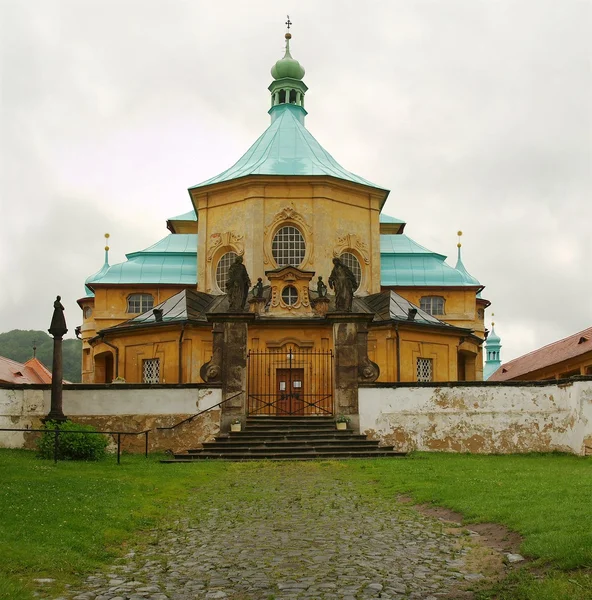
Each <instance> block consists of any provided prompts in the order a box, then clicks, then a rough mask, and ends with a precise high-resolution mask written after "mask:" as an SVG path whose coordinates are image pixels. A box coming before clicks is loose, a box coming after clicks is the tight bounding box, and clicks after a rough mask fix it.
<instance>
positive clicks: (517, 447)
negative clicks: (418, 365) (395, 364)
mask: <svg viewBox="0 0 592 600" xmlns="http://www.w3.org/2000/svg"><path fill="white" fill-rule="evenodd" d="M359 407H360V431H361V432H362V433H367V434H368V435H370V436H372V437H374V438H376V439H379V440H381V442H382V443H384V444H385V445H393V446H394V447H395V448H396V449H398V450H403V451H408V450H426V451H430V450H444V451H456V452H482V453H511V452H533V451H536V452H549V451H562V452H572V453H575V454H583V453H584V452H585V445H586V443H585V440H586V439H587V438H589V440H590V442H589V443H591V442H592V382H590V381H583V382H574V383H573V384H571V383H570V384H567V385H557V384H550V385H545V386H533V385H524V386H475V387H473V386H465V387H463V386H453V387H409V388H406V387H395V388H379V387H375V388H372V387H369V388H360V394H359Z"/></svg>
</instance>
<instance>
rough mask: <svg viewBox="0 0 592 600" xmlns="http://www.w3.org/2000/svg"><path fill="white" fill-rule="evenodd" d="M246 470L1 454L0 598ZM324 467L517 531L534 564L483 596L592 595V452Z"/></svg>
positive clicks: (62, 575) (111, 551)
mask: <svg viewBox="0 0 592 600" xmlns="http://www.w3.org/2000/svg"><path fill="white" fill-rule="evenodd" d="M252 466H253V465H249V464H247V463H244V464H236V463H234V464H232V463H219V462H201V463H197V464H192V465H163V464H160V463H159V462H158V457H151V458H149V459H148V460H146V459H144V457H141V456H128V455H125V456H124V457H123V459H122V464H121V465H120V466H118V465H117V464H116V462H115V458H114V457H111V458H109V459H108V460H106V461H102V462H99V463H80V462H77V463H74V462H60V463H58V464H57V465H54V464H53V463H52V462H49V461H42V460H39V459H37V458H36V457H35V455H34V453H32V452H28V451H15V450H0V481H1V485H0V540H1V543H0V598H2V599H10V600H31V599H32V598H33V595H32V592H33V591H34V589H35V585H34V583H33V579H36V578H46V577H48V578H52V579H56V582H57V584H56V588H55V589H59V587H60V585H63V584H64V583H67V582H71V581H75V580H76V579H77V578H79V577H81V576H82V575H84V574H85V573H88V572H91V571H93V570H95V569H100V568H102V567H103V566H105V565H108V564H110V563H111V562H112V561H113V559H114V558H115V557H116V556H117V555H120V554H122V553H125V552H126V548H127V547H128V546H129V545H130V544H136V543H142V541H143V539H144V536H143V533H142V532H143V531H146V530H147V529H149V528H151V527H153V526H155V525H157V524H158V523H159V522H160V521H161V520H164V519H166V518H170V517H171V516H175V513H176V511H178V510H180V508H182V504H183V500H184V499H186V498H187V497H188V496H189V495H191V496H193V497H194V498H196V499H197V500H199V497H200V495H204V497H205V496H207V494H208V491H209V490H210V489H211V487H212V486H214V485H217V486H219V485H227V486H229V487H230V486H231V485H232V481H233V478H234V479H235V478H237V477H244V476H248V472H249V468H252ZM264 468H267V467H264ZM268 468H270V469H272V468H273V469H275V470H277V469H278V468H279V469H281V465H278V464H277V463H276V464H273V465H271V464H270V465H269V466H268ZM322 468H323V469H325V470H326V471H327V474H328V476H329V474H330V476H333V477H339V478H348V479H350V480H351V481H353V482H354V483H355V485H356V486H358V487H359V489H360V491H361V492H362V493H364V494H383V495H386V497H390V498H393V499H394V498H395V496H396V495H397V494H399V493H406V494H409V495H411V496H412V497H413V498H414V499H416V500H417V501H418V502H433V503H435V504H439V505H442V506H446V507H449V508H452V509H454V510H456V511H459V512H461V513H462V514H463V515H464V516H465V518H466V519H467V521H468V522H478V521H494V522H498V523H503V524H505V525H507V526H508V527H510V528H512V529H514V530H515V531H518V532H519V533H521V534H522V535H523V536H524V544H523V547H522V549H521V551H522V553H523V554H525V555H528V556H529V558H532V559H535V563H534V565H535V568H534V569H533V568H532V567H529V568H523V569H520V570H519V571H518V572H517V573H515V574H513V575H512V577H511V578H510V579H509V580H507V581H505V582H502V583H501V584H500V585H499V586H498V587H497V588H496V589H495V590H489V591H484V592H482V594H481V596H480V597H481V598H499V599H504V600H510V599H512V600H586V599H590V598H592V578H591V575H590V574H591V572H592V460H590V459H584V458H578V457H573V456H563V455H526V456H470V455H453V454H415V455H413V456H412V457H411V458H410V459H402V460H384V459H382V460H374V461H369V460H368V461H357V460H356V461H348V462H342V463H339V468H337V466H336V463H332V462H325V463H322ZM244 501H249V499H248V498H245V499H244Z"/></svg>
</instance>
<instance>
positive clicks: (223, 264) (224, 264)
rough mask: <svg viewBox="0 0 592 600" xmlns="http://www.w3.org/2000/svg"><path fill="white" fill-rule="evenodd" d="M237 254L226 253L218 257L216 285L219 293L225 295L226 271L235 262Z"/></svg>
mask: <svg viewBox="0 0 592 600" xmlns="http://www.w3.org/2000/svg"><path fill="white" fill-rule="evenodd" d="M237 256H238V254H237V253H236V252H227V253H226V254H223V255H222V256H221V257H220V260H219V261H218V264H217V265H216V285H217V286H218V288H219V289H220V291H221V292H223V293H226V282H227V281H228V269H230V265H231V264H232V263H233V262H234V261H235V259H236V257H237Z"/></svg>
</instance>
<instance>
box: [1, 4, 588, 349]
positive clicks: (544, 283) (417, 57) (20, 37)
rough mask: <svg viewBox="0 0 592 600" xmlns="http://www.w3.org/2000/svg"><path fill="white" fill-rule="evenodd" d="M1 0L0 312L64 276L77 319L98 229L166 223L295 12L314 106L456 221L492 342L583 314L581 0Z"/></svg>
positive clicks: (240, 120)
mask: <svg viewBox="0 0 592 600" xmlns="http://www.w3.org/2000/svg"><path fill="white" fill-rule="evenodd" d="M0 7H1V8H0V28H1V29H0V47H1V50H2V56H1V72H0V76H1V80H0V81H1V87H2V89H1V92H2V95H1V107H0V108H1V112H0V114H1V118H0V126H1V128H0V148H1V156H0V158H1V161H0V164H1V167H2V169H1V171H0V202H1V207H0V208H1V224H2V227H1V235H0V258H1V260H0V282H1V283H2V290H1V293H0V332H3V331H8V330H10V329H14V328H20V329H47V327H48V326H49V322H50V320H51V312H52V302H53V300H54V299H55V296H56V294H61V295H62V297H63V302H64V305H65V307H66V318H67V321H68V325H69V328H70V334H73V332H74V327H75V326H76V325H78V324H80V322H81V312H80V309H79V308H78V306H77V304H76V302H75V301H76V299H78V298H80V297H81V296H82V295H83V283H84V280H85V278H86V277H87V276H88V275H90V274H92V273H94V272H96V271H97V270H98V269H99V268H100V267H101V265H102V263H103V249H102V248H103V245H104V240H103V234H104V233H105V232H109V233H110V234H111V240H110V243H111V260H110V262H111V263H112V264H113V263H116V262H120V261H122V260H124V258H125V257H124V255H125V253H126V252H132V251H135V250H140V249H143V248H145V247H147V246H149V245H151V244H152V243H154V242H155V241H157V240H158V239H160V238H162V237H164V236H165V235H166V234H167V231H166V229H165V220H166V219H167V218H168V217H171V216H174V215H177V214H179V213H183V212H186V211H188V210H190V209H191V202H190V199H189V195H188V193H187V188H188V187H189V186H191V185H194V184H196V183H199V182H201V181H203V180H205V179H207V178H209V177H211V176H213V175H216V174H217V173H219V172H221V171H223V170H224V169H226V168H227V167H229V166H230V165H231V164H233V163H234V162H235V161H236V160H237V159H238V158H239V157H240V156H241V155H242V154H243V153H244V151H245V150H246V149H247V148H248V147H249V146H250V145H251V143H252V142H253V141H254V140H255V139H256V138H257V137H258V136H259V135H260V134H261V133H262V132H263V130H264V129H265V128H266V127H267V125H268V123H269V116H268V115H267V110H268V107H269V97H268V95H269V92H268V91H267V86H268V85H269V83H270V82H271V76H270V73H269V69H270V68H271V66H272V65H273V63H274V62H275V61H276V60H277V59H279V58H281V56H282V55H283V46H284V39H283V36H284V32H285V28H284V22H285V20H286V14H288V13H289V14H290V17H291V19H292V21H293V26H292V29H291V32H292V34H293V39H292V55H293V56H294V57H295V58H296V59H298V60H299V61H300V62H301V64H302V65H303V66H304V67H305V68H306V76H305V82H306V84H307V85H308V86H309V92H308V93H307V97H306V103H307V110H308V112H309V115H308V117H307V122H306V123H307V127H308V128H309V130H310V131H311V132H312V133H313V135H314V136H315V137H316V138H317V139H318V140H319V142H320V143H321V144H322V145H323V146H324V147H325V148H326V149H327V150H328V151H329V152H331V153H332V154H333V156H334V157H335V158H336V159H337V160H338V161H339V162H340V163H341V164H342V165H343V166H344V167H345V168H346V169H349V170H351V171H353V172H355V173H358V174H360V175H362V176H363V177H365V178H367V179H369V180H371V181H373V182H375V183H377V184H379V185H381V186H383V187H386V188H388V189H390V190H391V194H390V196H389V199H388V201H387V203H386V206H385V212H386V213H387V214H389V215H391V216H395V217H398V218H401V219H404V220H406V221H407V228H406V231H405V232H406V233H407V234H408V235H409V236H410V237H411V238H413V239H414V240H416V241H417V242H419V243H420V244H422V245H424V246H427V247H428V248H430V249H431V250H434V251H437V252H440V253H443V254H446V255H448V257H449V258H448V262H449V264H451V265H453V266H454V264H455V261H456V242H457V239H456V231H457V230H458V229H462V230H463V232H464V236H463V259H464V263H465V266H466V268H467V269H468V271H469V272H470V273H471V274H472V275H474V276H475V277H477V278H478V279H479V280H480V281H481V282H482V283H483V284H484V285H485V286H486V288H485V290H484V292H483V296H484V297H485V298H487V299H489V300H490V301H491V302H492V306H491V308H490V309H489V310H488V311H487V313H486V314H487V317H486V318H487V321H488V322H490V320H491V312H492V311H493V312H495V321H496V331H497V333H498V334H499V335H500V336H501V337H502V343H503V348H502V358H503V360H504V361H507V360H510V359H512V358H515V357H516V356H518V355H520V354H523V353H525V352H528V351H530V350H533V349H535V348H537V347H539V346H541V345H543V344H546V343H549V342H551V341H554V340H556V339H559V338H561V337H564V336H566V335H569V334H571V333H575V332H577V331H579V330H581V329H584V328H585V327H589V326H590V325H592V275H591V271H592V270H591V267H590V257H591V256H592V235H591V232H592V202H591V191H592V169H591V166H592V164H591V163H592V158H591V156H592V152H591V148H592V119H591V106H592V73H591V57H592V43H591V39H592V36H591V34H590V32H591V30H592V17H591V12H592V11H591V2H589V1H586V0H577V1H576V0H506V1H504V0H430V1H428V0H384V1H378V0H374V1H373V0H369V1H366V2H359V1H355V2H354V1H343V0H341V1H327V0H323V1H322V2H319V1H317V0H315V1H304V0H300V1H298V2H291V3H289V2H284V1H283V0H282V1H279V0H273V1H271V0H270V1H251V2H239V1H232V2H231V1H224V2H212V1H211V0H207V1H201V0H187V1H181V0H169V1H166V2H165V1H164V0H160V1H155V0H138V1H136V0H100V1H98V0H62V1H57V0H55V1H54V0H37V1H35V0H28V1H26V2H25V1H23V0H0ZM70 334H69V335H70Z"/></svg>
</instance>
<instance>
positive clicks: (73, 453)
mask: <svg viewBox="0 0 592 600" xmlns="http://www.w3.org/2000/svg"><path fill="white" fill-rule="evenodd" d="M44 429H49V430H52V429H59V430H60V433H59V436H58V437H59V441H58V459H60V460H101V459H102V458H104V457H105V450H106V448H107V446H108V445H109V440H108V439H107V438H106V437H105V436H104V435H102V434H100V433H95V434H92V433H83V434H77V433H76V432H77V431H96V429H95V428H94V427H93V426H92V425H80V424H79V423H73V422H72V421H65V422H63V423H57V422H55V421H47V423H45V427H44ZM55 435H56V434H55V433H54V432H53V431H47V432H43V433H42V434H41V438H40V439H39V440H38V442H37V450H38V453H39V456H40V457H41V458H53V453H54V444H55Z"/></svg>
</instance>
